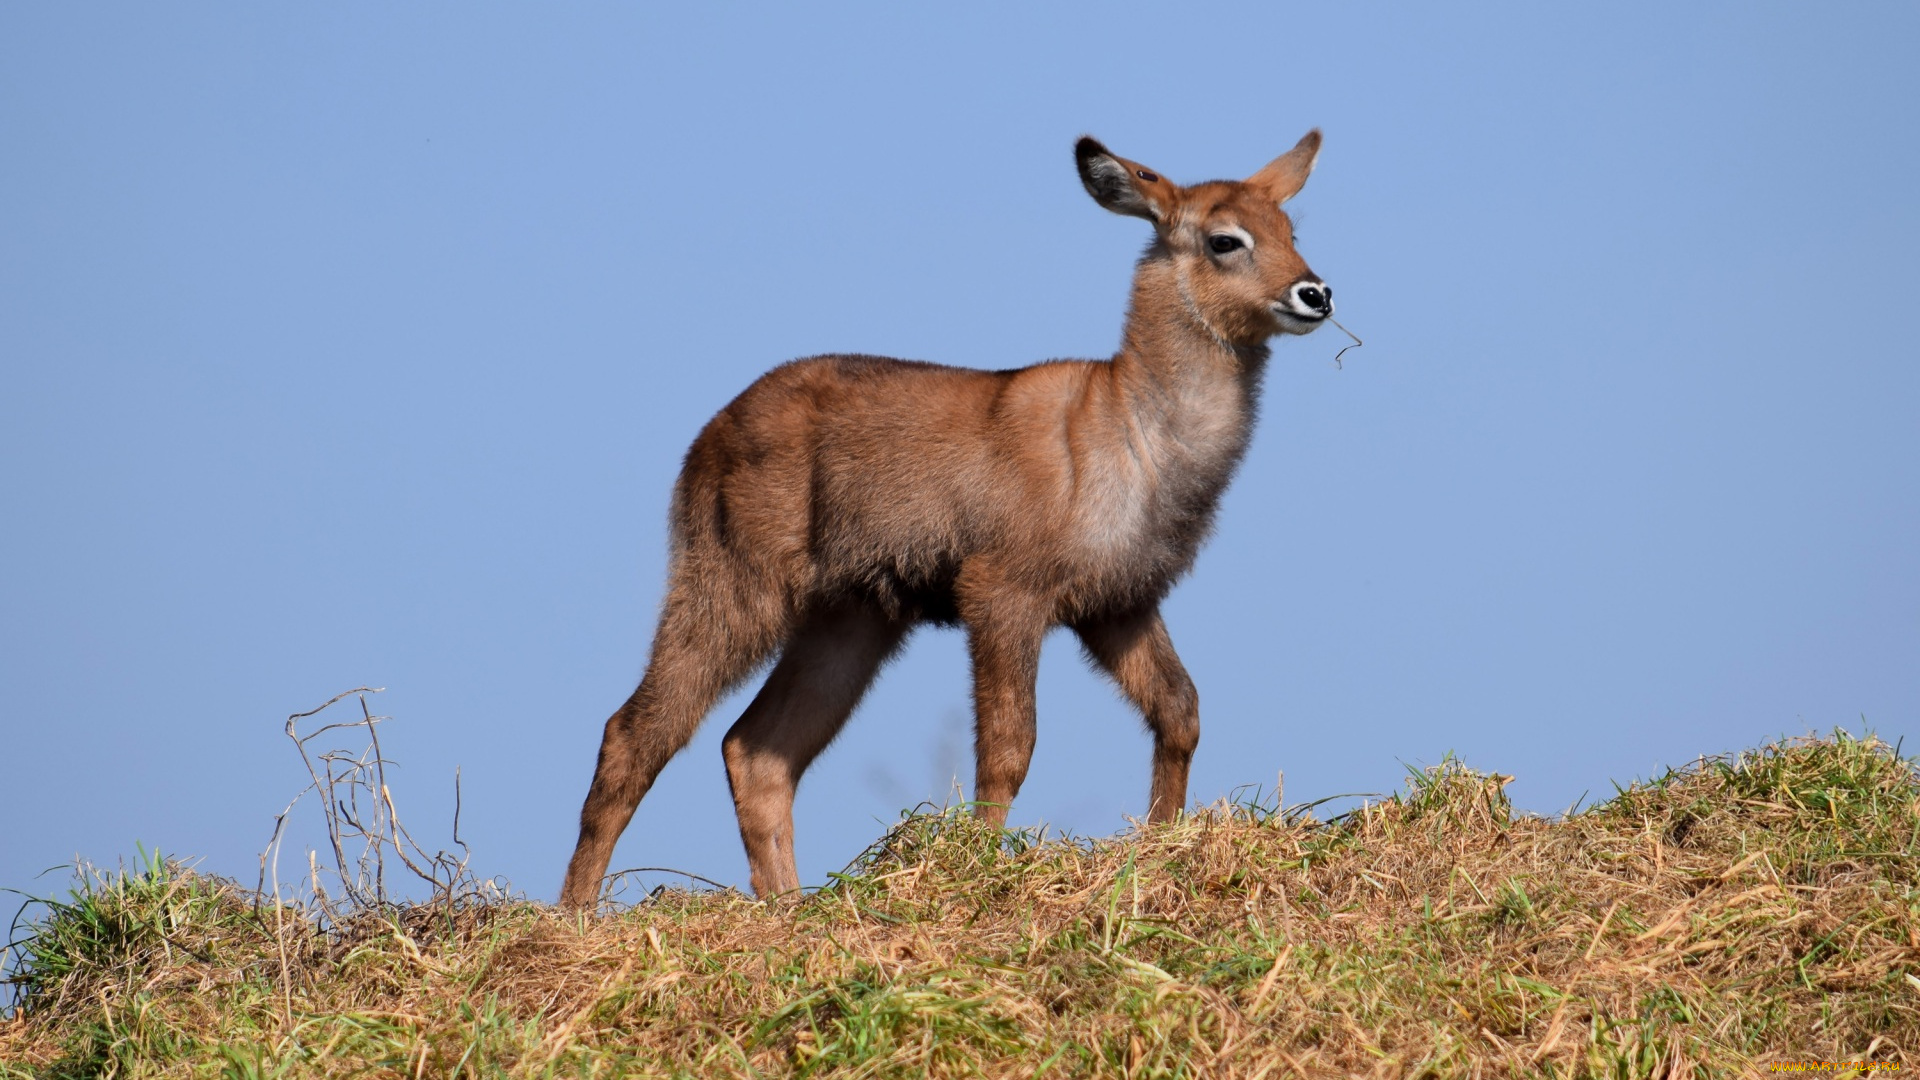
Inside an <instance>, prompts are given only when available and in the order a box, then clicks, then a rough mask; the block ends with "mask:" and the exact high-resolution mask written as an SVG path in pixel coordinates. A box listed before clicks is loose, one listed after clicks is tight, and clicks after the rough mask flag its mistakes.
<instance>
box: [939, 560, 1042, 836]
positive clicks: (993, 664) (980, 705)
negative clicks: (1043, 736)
mask: <svg viewBox="0 0 1920 1080" xmlns="http://www.w3.org/2000/svg"><path fill="white" fill-rule="evenodd" d="M970 569H971V568H970ZM973 578H974V580H972V581H970V582H966V581H963V588H962V591H961V596H960V600H961V617H962V618H963V619H964V620H965V621H966V624H967V649H968V653H969V654H970V656H971V658H972V661H973V751H974V781H973V799H974V803H975V806H974V813H976V814H978V815H979V816H980V817H981V818H983V819H985V820H987V821H990V822H992V823H993V824H995V825H1005V824H1006V823H1007V808H1008V807H1009V806H1011V805H1012V803H1013V797H1014V796H1015V795H1018V794H1019V793H1020V785H1021V784H1022V783H1023V782H1025V780H1026V778H1027V766H1028V765H1030V764H1031V763H1032V761H1033V743H1034V729H1035V707H1034V688H1035V684H1036V682H1037V681H1038V679H1039V676H1040V641H1041V639H1042V638H1044V637H1045V636H1046V633H1047V615H1048V612H1047V606H1046V604H1045V603H1044V602H1042V601H1041V600H1039V599H1038V598H1036V597H1033V596H1029V595H1024V594H1022V593H1020V592H1019V591H1017V590H1014V589H1011V588H1008V587H1006V586H1005V585H1003V584H1001V583H999V582H995V581H992V580H991V579H990V578H989V577H988V575H986V574H984V573H982V574H977V575H973ZM966 585H972V586H973V588H972V589H967V588H965V586H966Z"/></svg>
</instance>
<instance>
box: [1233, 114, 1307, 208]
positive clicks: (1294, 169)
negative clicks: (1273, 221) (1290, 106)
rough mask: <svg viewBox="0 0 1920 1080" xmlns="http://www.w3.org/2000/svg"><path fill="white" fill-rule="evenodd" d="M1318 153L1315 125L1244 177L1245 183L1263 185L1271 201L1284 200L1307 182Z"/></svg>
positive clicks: (1296, 193)
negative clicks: (1278, 153) (1254, 171)
mask: <svg viewBox="0 0 1920 1080" xmlns="http://www.w3.org/2000/svg"><path fill="white" fill-rule="evenodd" d="M1319 156H1320V129H1319V128H1314V129H1313V130H1312V131H1309V132H1307V134H1306V136H1305V137H1304V138H1302V139H1301V140H1300V141H1299V142H1297V143H1295V144H1294V147H1293V149H1291V150H1289V151H1287V152H1286V153H1284V154H1281V155H1280V156H1279V157H1277V158H1274V159H1273V160H1272V161H1270V162H1268V163H1267V167H1266V168H1264V169H1261V170H1260V171H1259V172H1257V173H1254V174H1253V175H1252V176H1249V177H1247V186H1248V187H1257V188H1260V189H1262V190H1263V191H1264V192H1265V194H1266V196H1267V197H1268V198H1270V199H1272V200H1273V201H1274V202H1277V203H1283V202H1286V201H1287V200H1288V199H1291V198H1293V197H1294V196H1295V195H1298V194H1299V193H1300V189H1301V188H1303V187H1305V186H1306V183H1307V175H1308V174H1309V173H1311V172H1313V162H1314V159H1316V158H1318V157H1319Z"/></svg>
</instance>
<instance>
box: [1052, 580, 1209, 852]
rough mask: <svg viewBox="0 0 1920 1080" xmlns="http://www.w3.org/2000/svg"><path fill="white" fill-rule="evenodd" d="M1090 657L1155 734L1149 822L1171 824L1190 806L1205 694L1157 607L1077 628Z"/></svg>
mask: <svg viewBox="0 0 1920 1080" xmlns="http://www.w3.org/2000/svg"><path fill="white" fill-rule="evenodd" d="M1073 629H1074V632H1075V633H1077V634H1079V635H1080V641H1081V643H1082V644H1084V645H1085V646H1086V647H1087V655H1088V656H1091V657H1092V658H1093V661H1094V663H1096V664H1098V665H1100V667H1101V669H1102V670H1104V671H1105V672H1106V673H1107V674H1108V675H1110V676H1112V677H1113V681H1114V682H1116V683H1118V684H1120V690H1121V692H1122V693H1124V694H1126V695H1127V698H1128V700H1130V701H1132V702H1133V704H1134V706H1135V707H1136V708H1138V709H1139V710H1140V715H1141V717H1142V718H1144V719H1145V720H1146V722H1147V727H1148V728H1149V729H1150V730H1151V731H1152V732H1153V791H1152V794H1151V795H1150V796H1149V798H1148V803H1147V820H1148V821H1153V822H1160V821H1171V820H1173V819H1174V817H1175V816H1177V815H1178V814H1179V813H1180V811H1181V810H1183V809H1185V807H1186V802H1187V771H1188V768H1189V767H1190V766H1191V765H1192V763H1193V751H1194V750H1195V748H1197V747H1198V746H1199V745H1200V695H1199V694H1198V693H1197V692H1195V690H1194V688H1193V679H1191V678H1190V677H1188V675H1187V669H1186V667H1185V666H1184V665H1182V664H1181V663H1180V657H1179V655H1178V654H1177V653H1175V652H1174V651H1173V640H1172V639H1171V638H1169V637H1168V636H1167V625H1166V623H1164V622H1162V621H1161V620H1160V611H1159V609H1158V608H1153V609H1149V610H1147V611H1141V612H1135V613H1132V614H1129V615H1125V616H1121V617H1119V618H1113V619H1101V620H1097V621H1090V622H1086V623H1081V624H1079V625H1077V626H1075V627H1074V628H1073Z"/></svg>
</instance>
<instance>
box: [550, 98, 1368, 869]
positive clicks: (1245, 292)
mask: <svg viewBox="0 0 1920 1080" xmlns="http://www.w3.org/2000/svg"><path fill="white" fill-rule="evenodd" d="M1319 150H1320V133H1319V132H1318V131H1312V132H1308V133H1307V136H1306V137H1305V138H1303V139H1301V140H1300V142H1299V144H1298V145H1297V146H1295V147H1294V148H1293V149H1292V150H1289V151H1288V152H1287V153H1285V154H1283V155H1281V156H1280V157H1279V158H1276V159H1275V160H1274V161H1273V162H1272V163H1270V164H1268V165H1267V166H1266V167H1265V168H1263V169H1261V170H1260V171H1259V172H1257V173H1254V174H1253V175H1252V176H1250V177H1248V178H1247V179H1245V180H1240V181H1232V180H1215V181H1210V182H1208V183H1204V184H1196V185H1193V186H1192V187H1181V186H1179V185H1177V184H1175V183H1173V182H1171V181H1169V180H1167V179H1166V178H1165V177H1163V176H1161V175H1160V174H1159V173H1157V172H1155V171H1154V170H1152V169H1149V168H1147V167H1145V166H1143V165H1141V164H1140V163H1138V162H1135V161H1129V160H1127V159H1126V158H1123V157H1119V156H1117V155H1115V154H1113V153H1110V152H1109V151H1108V150H1107V148H1106V147H1104V146H1102V145H1100V143H1098V142H1096V141H1095V140H1093V139H1091V138H1083V139H1081V140H1080V142H1079V144H1078V145H1077V146H1075V147H1074V157H1075V159H1076V160H1077V162H1078V164H1079V169H1080V182H1081V183H1082V184H1084V185H1086V189H1087V193H1088V194H1090V195H1092V196H1093V198H1094V201H1095V202H1098V203H1099V204H1100V205H1101V206H1104V207H1106V208H1107V209H1108V210H1111V211H1113V212H1114V213H1116V214H1127V215H1129V216H1132V217H1139V218H1145V219H1146V220H1147V221H1149V222H1151V223H1152V225H1153V242H1152V243H1151V244H1150V245H1149V246H1148V247H1147V251H1146V254H1145V255H1143V256H1142V257H1141V259H1140V261H1139V264H1138V266H1137V267H1136V269H1135V271H1134V276H1133V294H1132V297H1131V300H1130V302H1129V305H1128V310H1127V318H1126V326H1125V329H1124V330H1123V332H1122V335H1121V344H1120V351H1119V352H1117V353H1115V354H1114V356H1113V358H1112V359H1110V360H1057V361H1050V362H1047V363H1042V364H1035V365H1033V366H1032V367H1025V368H1017V369H1015V370H1011V371H975V370H971V369H966V368H954V367H944V366H941V365H938V364H927V363H919V362H916V361H910V360H892V359H887V358H884V357H878V356H853V355H848V356H816V357H813V358H811V359H806V360H796V361H793V362H792V363H788V364H784V365H782V366H780V367H777V368H775V369H773V370H772V371H770V372H768V373H767V374H765V375H763V376H761V377H760V379H759V380H758V381H756V382H755V383H754V384H753V385H752V386H749V387H748V388H747V390H746V392H745V393H743V394H741V395H740V396H739V397H737V398H735V399H734V400H733V401H732V402H731V403H730V404H728V405H727V407H726V408H724V409H721V410H720V413H719V415H717V416H715V417H714V418H713V419H712V420H711V421H709V422H708V424H707V426H706V427H705V428H704V429H703V430H702V431H701V432H700V435H699V437H698V438H696V439H695V440H694V442H693V446H692V448H691V449H690V450H688V451H687V459H686V464H685V465H684V467H683V468H682V469H681V471H680V478H679V480H678V482H677V483H676V484H675V485H674V489H673V503H672V508H671V511H670V515H669V522H670V530H671V548H672V555H671V563H670V569H669V571H668V585H667V592H666V599H665V600H664V601H663V603H662V610H661V613H660V625H659V628H658V629H657V630H656V631H655V633H654V638H653V654H652V656H651V658H650V659H649V660H648V662H647V670H646V675H645V677H644V678H642V679H641V681H640V686H639V688H638V689H636V690H635V691H634V692H633V695H632V696H631V697H629V698H628V699H627V701H626V704H624V705H622V706H620V708H619V710H618V711H616V712H615V713H614V714H613V716H612V717H611V718H610V719H609V720H608V721H607V726H606V733H605V735H604V737H603V738H602V740H601V743H600V758H599V763H598V764H597V765H596V766H595V768H594V774H593V786H592V788H591V789H590V790H589V791H588V792H587V801H586V805H585V806H584V807H583V808H582V809H581V811H580V842H579V845H578V846H577V847H576V848H575V849H574V853H573V861H572V863H571V864H570V865H569V866H568V867H567V880H566V884H565V886H564V887H563V889H562V891H561V895H560V900H561V903H563V904H566V905H569V906H572V907H586V906H590V905H592V904H593V903H595V902H596V900H597V899H598V897H599V893H600V888H601V883H602V878H603V876H604V875H605V873H606V870H607V862H608V860H609V859H610V858H611V856H612V854H613V845H614V841H615V840H616V839H618V838H619V836H620V833H621V831H622V830H624V829H625V828H626V826H627V822H628V821H629V820H630V819H631V818H632V816H633V811H634V808H635V807H636V806H637V805H639V802H640V799H641V797H642V796H644V795H645V794H646V793H647V789H648V788H649V787H651V786H652V785H653V781H654V777H655V776H657V775H658V774H659V772H660V769H661V768H662V767H663V766H665V765H666V763H667V760H668V759H669V758H671V757H672V756H673V755H674V754H675V753H677V752H678V751H679V750H680V748H681V747H683V746H685V745H686V744H687V741H688V740H689V739H691V738H692V737H693V733H694V729H695V728H696V727H698V726H699V724H700V722H701V720H702V719H703V718H704V717H705V716H706V713H707V711H708V710H709V709H711V708H712V707H713V705H714V702H715V701H717V700H718V699H719V698H720V696H721V695H722V694H723V693H725V692H726V691H727V690H728V689H729V688H731V687H733V686H735V685H736V684H738V683H739V682H740V681H741V680H743V679H745V678H746V677H747V676H748V675H749V674H751V673H752V672H753V671H754V670H755V669H756V668H758V667H759V666H760V665H761V664H762V663H764V662H765V661H766V660H767V659H769V658H770V657H773V656H774V655H775V654H778V656H779V660H778V662H777V663H775V664H774V667H773V671H772V673H771V674H770V675H769V676H768V677H767V681H766V685H765V686H763V687H762V688H761V689H760V693H759V694H758V695H757V696H756V697H755V698H754V699H753V703H752V704H751V705H749V706H747V710H746V712H745V713H744V714H743V715H742V716H741V717H740V719H739V721H738V722H737V723H735V724H734V725H733V728H732V729H731V730H730V731H728V732H727V737H726V741H725V744H724V753H725V757H726V763H727V779H728V781H729V782H730V784H731V785H732V788H733V802H734V807H735V809H736V811H737V812H738V814H739V818H740V839H741V840H742V841H744V842H745V844H746V849H747V862H748V864H749V866H750V868H751V872H752V880H753V888H754V891H755V892H756V893H758V894H759V895H761V896H772V895H775V894H778V893H783V892H788V891H790V890H793V889H797V888H799V887H800V879H799V876H798V873H797V872H796V870H795V867H794V859H793V797H794V789H795V787H796V786H797V785H798V784H799V782H800V776H801V774H802V773H803V772H805V771H806V768H807V765H808V764H809V763H811V762H812V761H813V759H814V757H815V756H816V755H818V754H819V753H820V751H821V750H823V749H825V748H826V746H827V744H828V743H829V742H831V741H832V740H833V738H834V736H835V735H836V734H837V733H838V732H839V730H840V728H841V725H843V724H844V723H845V722H846V719H847V716H848V715H849V714H850V713H852V711H853V708H854V706H855V705H856V704H857V703H858V702H859V700H860V697H861V695H862V694H863V693H865V691H866V689H867V686H868V684H869V683H871V682H872V681H873V677H874V674H875V673H876V672H877V671H879V670H880V667H881V665H882V664H884V663H885V662H886V661H887V658H888V657H890V656H892V655H893V654H894V653H895V652H896V651H897V650H898V649H899V648H900V645H901V643H902V642H903V641H904V640H905V639H906V637H907V634H908V633H909V631H911V630H912V629H913V628H914V627H915V626H916V625H919V624H921V623H928V622H931V623H937V624H942V625H956V624H957V625H959V626H963V627H965V629H966V632H967V647H968V651H969V654H970V656H971V658H972V666H973V706H974V732H975V734H974V752H975V755H976V763H975V770H976V771H975V779H974V799H975V801H976V808H977V812H978V813H979V814H980V815H981V816H982V817H984V818H986V819H987V820H989V821H992V822H994V823H995V824H1002V823H1004V822H1005V820H1006V815H1007V806H1008V804H1009V803H1011V802H1012V801H1013V797H1014V795H1015V794H1016V793H1018V792H1019V790H1020V784H1021V781H1023V780H1024V779H1025V778H1026V775H1027V764H1028V762H1029V761H1030V760H1031V758H1032V756H1033V744H1034V681H1035V676H1036V673H1037V671H1038V664H1039V658H1040V641H1041V639H1042V638H1043V637H1044V636H1045V635H1046V633H1047V631H1048V629H1049V628H1051V627H1054V626H1058V625H1065V626H1068V627H1070V628H1072V630H1073V632H1074V633H1075V634H1076V635H1078V636H1079V638H1080V641H1081V643H1082V644H1083V645H1084V646H1085V647H1086V653H1087V656H1088V657H1089V658H1090V659H1091V660H1092V661H1093V663H1094V664H1096V665H1097V666H1098V667H1099V668H1100V669H1101V670H1102V671H1105V672H1106V673H1107V674H1108V675H1109V676H1111V677H1112V678H1113V680H1114V681H1115V682H1116V683H1118V684H1119V686H1120V689H1121V690H1122V691H1123V692H1124V693H1125V694H1126V696H1127V697H1128V698H1129V699H1130V700H1131V701H1132V702H1133V703H1134V705H1136V706H1137V707H1138V708H1139V710H1140V712H1141V714H1142V716H1143V717H1145V719H1146V724H1147V727H1148V728H1149V729H1151V731H1152V733H1153V786H1152V791H1151V795H1150V801H1149V803H1148V811H1147V817H1148V819H1149V820H1150V821H1166V820H1168V819H1170V818H1172V817H1173V816H1174V815H1176V814H1177V813H1179V811H1180V810H1181V808H1182V806H1183V805H1184V804H1185V802H1186V794H1187V768H1188V764H1189V762H1190V761H1191V760H1192V758H1193V751H1194V747H1195V746H1196V745H1197V744H1198V743H1199V740H1200V715H1199V699H1198V697H1197V695H1196V694H1195V692H1194V688H1193V681H1192V680H1191V679H1190V678H1188V677H1187V672H1186V669H1185V668H1184V667H1182V666H1181V664H1180V658H1179V656H1177V655H1176V654H1175V653H1174V651H1173V643H1172V642H1171V641H1170V640H1168V637H1167V628H1166V626H1165V625H1164V624H1163V623H1162V622H1161V620H1160V610H1159V607H1160V601H1161V600H1162V598H1164V597H1165V596H1166V595H1167V592H1168V590H1169V589H1170V588H1171V587H1172V585H1173V583H1174V581H1175V580H1176V579H1178V578H1179V577H1180V575H1181V574H1182V573H1184V572H1185V571H1186V570H1187V568H1188V567H1190V566H1191V565H1192V564H1193V560H1194V556H1195V554H1196V553H1197V552H1198V550H1199V548H1200V544H1201V541H1203V540H1204V539H1205V538H1206V535H1207V532H1208V529H1209V528H1210V527H1211V524H1212V521H1213V514H1214V510H1215V508H1216V507H1217V506H1218V505H1219V502H1220V494H1221V492H1222V491H1223V490H1224V489H1225V488H1226V486H1227V481H1228V480H1229V479H1231V478H1232V476H1233V471H1234V469H1235V467H1237V466H1238V465H1239V464H1240V460H1241V458H1242V457H1243V456H1244V455H1245V454H1246V450H1247V442H1248V439H1249V437H1250V435H1251V433H1252V430H1253V422H1254V411H1255V405H1256V403H1257V401H1258V399H1259V394H1260V380H1261V375H1262V373H1263V372H1264V370H1265V368H1266V363H1267V355H1268V353H1267V341H1268V339H1269V338H1271V337H1273V336H1274V335H1275V334H1305V333H1309V332H1311V331H1312V330H1313V329H1315V328H1316V327H1318V326H1319V325H1320V324H1321V323H1322V322H1325V321H1326V320H1327V318H1328V317H1329V316H1331V315H1332V313H1333V290H1332V289H1330V288H1328V287H1327V286H1326V284H1325V283H1324V282H1322V281H1321V280H1320V279H1319V278H1318V277H1316V276H1314V273H1313V271H1311V270H1309V269H1307V264H1306V262H1305V261H1303V260H1302V259H1301V258H1300V256H1299V254H1298V253H1296V252H1295V251H1294V246H1293V226H1292V223H1291V222H1290V221H1289V220H1288V217H1287V215H1286V213H1285V212H1284V211H1283V210H1281V208H1280V204H1281V203H1284V202H1286V201H1287V200H1288V199H1290V198H1292V197H1293V195H1294V194H1295V193H1296V192H1298V191H1299V190H1300V187H1301V185H1303V184H1304V183H1306V180H1307V174H1308V173H1309V172H1311V171H1312V170H1313V163H1314V158H1315V157H1316V155H1317V154H1318V153H1319Z"/></svg>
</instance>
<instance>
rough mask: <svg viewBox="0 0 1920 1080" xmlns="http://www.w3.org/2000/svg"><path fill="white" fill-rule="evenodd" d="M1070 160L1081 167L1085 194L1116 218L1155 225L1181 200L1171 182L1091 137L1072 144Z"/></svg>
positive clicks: (1163, 219)
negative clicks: (1120, 215)
mask: <svg viewBox="0 0 1920 1080" xmlns="http://www.w3.org/2000/svg"><path fill="white" fill-rule="evenodd" d="M1073 159H1074V162H1075V163H1076V164H1077V165H1079V166H1080V182H1081V183H1082V184H1085V185H1086V188H1087V194H1089V195H1091V196H1093V201H1094V202H1097V203H1099V204H1100V205H1101V206H1104V207H1106V208H1107V209H1109V210H1111V211H1113V212H1114V213H1116V214H1128V215H1131V216H1133V217H1138V218H1146V219H1147V220H1148V221H1152V222H1156V223H1158V222H1161V221H1165V220H1166V218H1167V214H1168V213H1169V212H1170V211H1171V210H1172V209H1173V207H1174V204H1175V203H1176V202H1178V201H1179V199H1180V188H1179V187H1178V186H1177V185H1175V184H1174V183H1173V182H1172V181H1170V180H1167V179H1166V178H1164V177H1162V176H1161V175H1160V174H1159V173H1157V172H1154V171H1153V170H1152V169H1149V168H1147V167H1146V166H1145V165H1142V164H1140V163H1139V162H1137V161H1128V160H1127V159H1126V158H1123V157H1120V156H1118V155H1116V154H1114V153H1112V152H1111V151H1109V150H1108V149H1107V148H1106V147H1104V146H1101V145H1100V141H1099V140H1098V139H1095V138H1094V137H1093V136H1091V135H1087V136H1083V137H1082V138H1081V139H1080V141H1079V142H1078V143H1076V144H1074V147H1073Z"/></svg>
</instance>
